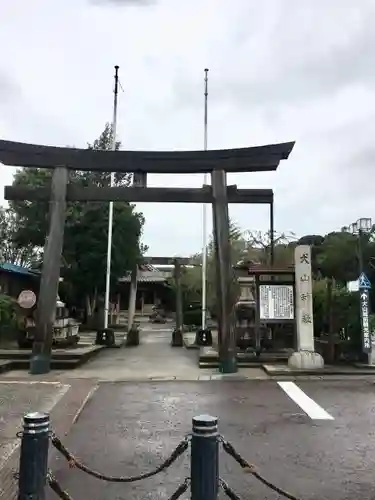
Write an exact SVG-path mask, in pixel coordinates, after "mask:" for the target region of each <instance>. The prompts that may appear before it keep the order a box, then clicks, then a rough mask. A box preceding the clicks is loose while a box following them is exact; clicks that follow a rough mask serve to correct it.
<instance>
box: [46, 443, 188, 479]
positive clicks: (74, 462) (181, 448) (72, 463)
mask: <svg viewBox="0 0 375 500" xmlns="http://www.w3.org/2000/svg"><path fill="white" fill-rule="evenodd" d="M189 441H190V436H186V437H185V438H184V439H183V440H182V441H181V442H180V444H179V445H178V446H177V447H176V449H175V450H174V451H173V453H172V454H171V456H170V457H169V458H167V460H165V461H164V462H163V463H162V464H160V465H159V467H157V468H156V469H155V470H153V471H150V472H145V473H143V474H140V475H138V476H130V477H124V476H119V477H116V476H108V475H106V474H103V473H101V472H97V471H95V470H93V469H90V468H89V467H88V466H87V465H85V464H83V463H82V462H81V461H79V460H78V459H77V458H76V457H75V456H74V455H72V454H71V453H70V452H69V451H68V450H67V448H65V446H64V445H63V444H62V442H61V441H60V439H59V438H58V437H57V436H56V435H55V434H52V435H51V442H52V445H53V446H54V447H55V448H56V449H57V450H58V451H59V452H60V453H61V454H62V455H63V456H64V457H65V458H66V460H67V461H68V463H69V467H71V468H74V467H76V468H77V469H79V470H81V471H83V472H86V474H89V475H90V476H93V477H96V478H97V479H101V480H102V481H108V482H111V483H134V482H135V481H141V480H142V479H146V478H149V477H152V476H156V474H159V473H160V472H162V471H164V470H166V469H168V467H170V466H171V465H172V464H173V462H175V461H176V460H177V458H178V457H179V456H181V455H182V454H183V453H184V452H185V451H186V450H187V448H188V446H189Z"/></svg>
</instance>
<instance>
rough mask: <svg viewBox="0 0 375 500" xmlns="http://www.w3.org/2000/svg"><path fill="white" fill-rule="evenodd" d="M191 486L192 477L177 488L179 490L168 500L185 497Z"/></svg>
mask: <svg viewBox="0 0 375 500" xmlns="http://www.w3.org/2000/svg"><path fill="white" fill-rule="evenodd" d="M189 486H190V477H187V478H186V479H185V481H184V482H183V483H181V484H180V486H179V487H178V488H177V490H176V491H175V492H174V493H173V494H172V495H171V496H170V497H169V498H168V500H177V499H178V498H180V496H181V495H183V494H184V493H185V492H186V491H187V489H188V488H189Z"/></svg>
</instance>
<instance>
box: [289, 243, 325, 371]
mask: <svg viewBox="0 0 375 500" xmlns="http://www.w3.org/2000/svg"><path fill="white" fill-rule="evenodd" d="M294 265H295V284H296V286H295V293H296V298H295V304H296V323H297V324H296V327H297V328H296V330H297V352H295V353H293V354H292V356H291V357H290V358H289V366H291V367H292V368H298V369H314V368H322V367H323V366H324V361H323V358H322V357H321V356H320V354H318V353H316V352H315V345H314V316H313V295H312V275H311V247H310V246H309V245H298V246H297V247H296V248H295V250H294Z"/></svg>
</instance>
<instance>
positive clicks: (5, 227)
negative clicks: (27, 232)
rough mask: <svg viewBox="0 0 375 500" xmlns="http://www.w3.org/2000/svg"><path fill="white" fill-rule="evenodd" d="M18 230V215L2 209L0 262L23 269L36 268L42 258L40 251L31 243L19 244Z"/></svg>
mask: <svg viewBox="0 0 375 500" xmlns="http://www.w3.org/2000/svg"><path fill="white" fill-rule="evenodd" d="M17 228H18V220H17V216H16V214H15V213H14V212H13V211H12V210H11V209H9V208H6V207H0V239H1V247H0V248H1V250H0V262H1V263H4V262H7V263H9V264H16V265H18V266H23V267H33V266H36V265H37V264H38V260H39V258H40V249H39V248H36V247H34V246H33V245H32V244H31V243H30V242H28V243H26V244H25V245H21V244H20V243H19V242H17V239H16V235H17Z"/></svg>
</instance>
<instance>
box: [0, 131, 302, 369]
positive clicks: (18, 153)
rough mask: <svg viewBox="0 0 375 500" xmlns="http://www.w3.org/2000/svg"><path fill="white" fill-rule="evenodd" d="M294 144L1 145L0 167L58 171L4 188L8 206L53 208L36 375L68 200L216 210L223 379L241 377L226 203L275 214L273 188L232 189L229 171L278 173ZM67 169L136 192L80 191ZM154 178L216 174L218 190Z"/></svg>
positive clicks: (47, 356)
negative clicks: (113, 175)
mask: <svg viewBox="0 0 375 500" xmlns="http://www.w3.org/2000/svg"><path fill="white" fill-rule="evenodd" d="M293 146H294V142H288V143H282V144H273V145H266V146H257V147H250V148H240V149H223V150H209V151H172V152H153V151H146V152H145V151H94V150H89V149H77V148H59V147H52V146H41V145H35V144H25V143H20V142H12V141H0V162H1V163H3V164H4V165H11V166H16V167H18V166H24V167H39V168H48V169H53V175H52V181H51V185H50V186H45V187H42V188H34V187H30V186H6V187H5V199H7V200H40V201H49V202H50V225H49V232H48V237H47V239H46V245H45V252H44V261H43V268H42V278H41V284H40V293H39V298H38V318H37V327H36V337H35V342H34V345H33V353H32V357H31V363H30V372H31V373H34V374H37V373H48V372H49V370H50V360H51V346H52V324H53V318H54V312H55V298H56V295H57V290H58V282H59V274H60V262H61V254H62V247H63V237H64V225H65V215H66V214H65V212H66V203H67V201H86V202H88V201H103V202H109V201H127V202H160V203H165V202H180V203H211V204H212V208H213V228H214V243H215V251H216V252H215V253H216V270H217V280H216V281H217V298H218V312H219V314H218V320H219V321H218V323H219V325H218V326H219V336H218V340H219V359H220V368H221V371H222V372H225V373H233V372H236V371H237V364H236V339H235V334H234V325H233V323H232V321H231V311H232V303H231V298H230V293H229V290H230V288H231V286H230V285H231V282H232V269H231V259H230V244H229V216H228V203H265V204H269V205H270V207H271V215H270V219H271V237H272V238H273V233H274V231H273V191H272V189H237V186H227V178H226V173H227V172H266V171H275V170H276V169H277V167H278V165H279V163H280V161H281V160H285V159H287V158H288V157H289V154H290V153H291V151H292V149H293ZM69 170H81V171H82V170H83V171H97V172H122V173H126V172H129V173H130V172H132V173H134V177H133V187H125V188H124V187H108V188H102V187H78V186H74V185H69V182H68V181H69ZM148 173H164V174H178V173H181V174H182V173H188V174H198V173H210V174H211V184H212V186H204V187H202V188H152V187H147V174H148Z"/></svg>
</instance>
